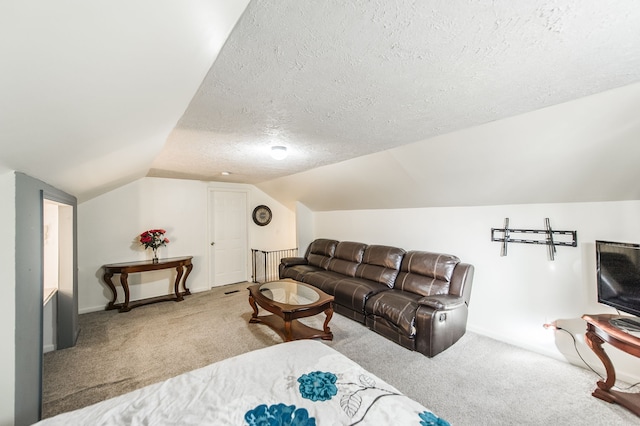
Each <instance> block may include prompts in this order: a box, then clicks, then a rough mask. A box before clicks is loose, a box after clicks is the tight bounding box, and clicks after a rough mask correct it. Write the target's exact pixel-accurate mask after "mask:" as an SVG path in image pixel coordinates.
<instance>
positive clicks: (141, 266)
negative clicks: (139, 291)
mask: <svg viewBox="0 0 640 426" xmlns="http://www.w3.org/2000/svg"><path fill="white" fill-rule="evenodd" d="M191 259H193V256H187V257H171V258H167V259H160V260H158V261H157V262H154V261H152V260H142V261H138V262H125V263H111V264H108V265H104V266H103V267H102V268H103V269H104V275H103V278H104V282H105V283H107V285H108V286H109V288H110V289H111V292H112V293H113V300H111V301H110V302H109V303H108V304H107V307H106V308H105V310H107V311H108V310H111V309H118V310H119V312H128V311H130V310H131V309H133V308H136V307H138V306H142V305H148V304H150V303H157V302H165V301H168V300H175V301H176V302H179V301H181V300H183V296H186V295H189V294H191V292H190V291H189V289H188V288H187V277H188V276H189V274H190V273H191V269H193V264H192V263H191ZM173 268H175V269H176V272H177V274H176V281H175V284H174V294H168V295H166V296H158V297H151V298H149V299H143V300H136V301H134V302H130V301H129V283H128V282H127V277H128V276H129V274H131V273H134V272H146V271H157V270H159V269H173ZM114 274H120V284H122V289H123V290H124V303H116V300H117V297H118V293H117V292H116V286H115V285H114V284H113V281H112V280H111V278H112V277H113V275H114ZM183 276H184V278H183ZM181 281H182V288H183V289H184V291H182V292H181V291H180V282H181Z"/></svg>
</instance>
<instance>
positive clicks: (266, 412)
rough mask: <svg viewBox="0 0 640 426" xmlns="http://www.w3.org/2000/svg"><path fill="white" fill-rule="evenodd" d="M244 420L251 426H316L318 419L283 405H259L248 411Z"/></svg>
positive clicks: (290, 406)
mask: <svg viewBox="0 0 640 426" xmlns="http://www.w3.org/2000/svg"><path fill="white" fill-rule="evenodd" d="M292 417H293V418H292ZM244 419H245V421H246V422H247V424H249V426H316V419H315V418H313V417H309V412H308V411H307V410H305V409H304V408H298V409H296V406H295V405H285V404H282V403H280V404H274V405H270V406H268V407H267V405H266V404H262V405H258V406H257V407H256V408H254V409H253V410H249V411H247V412H246V413H245V415H244Z"/></svg>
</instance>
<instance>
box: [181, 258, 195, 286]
mask: <svg viewBox="0 0 640 426" xmlns="http://www.w3.org/2000/svg"><path fill="white" fill-rule="evenodd" d="M192 269H193V264H192V263H189V264H188V265H187V271H186V272H185V274H184V278H182V288H184V294H191V291H190V290H189V289H188V288H187V278H189V274H190V273H191V270H192Z"/></svg>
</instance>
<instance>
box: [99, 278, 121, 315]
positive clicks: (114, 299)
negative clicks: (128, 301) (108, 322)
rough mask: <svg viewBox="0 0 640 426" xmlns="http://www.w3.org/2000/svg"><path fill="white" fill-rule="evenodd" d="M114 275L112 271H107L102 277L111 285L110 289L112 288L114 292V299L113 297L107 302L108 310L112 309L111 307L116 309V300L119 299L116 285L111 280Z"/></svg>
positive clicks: (112, 292)
mask: <svg viewBox="0 0 640 426" xmlns="http://www.w3.org/2000/svg"><path fill="white" fill-rule="evenodd" d="M112 277H113V274H112V273H109V272H107V273H105V274H104V275H103V276H102V279H103V280H104V282H105V283H106V284H107V285H108V286H109V289H110V290H111V294H113V299H111V301H110V302H109V303H108V304H107V307H106V308H105V310H106V311H110V310H111V309H116V306H115V304H116V300H118V293H117V292H116V286H115V285H114V284H113V281H111V278H112Z"/></svg>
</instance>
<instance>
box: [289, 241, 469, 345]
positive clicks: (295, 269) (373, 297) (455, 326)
mask: <svg viewBox="0 0 640 426" xmlns="http://www.w3.org/2000/svg"><path fill="white" fill-rule="evenodd" d="M279 273H280V278H281V279H282V278H292V279H294V280H296V281H301V282H304V283H307V284H310V285H313V286H315V287H317V288H319V289H321V290H322V291H324V292H325V293H328V294H330V295H332V296H334V299H335V300H334V310H335V311H336V312H338V313H340V314H342V315H345V316H348V317H349V318H351V319H353V320H356V321H359V322H361V323H363V324H365V325H367V327H369V328H370V329H372V330H374V331H375V332H377V333H379V334H381V335H382V336H385V337H386V338H388V339H390V340H393V341H394V342H396V343H398V344H400V345H402V346H404V347H406V348H408V349H411V350H415V351H418V352H420V353H422V354H424V355H426V356H429V357H433V356H435V355H437V354H439V353H440V352H442V351H443V350H445V349H447V348H448V347H449V346H451V345H453V344H454V343H455V342H457V341H458V339H460V337H462V336H463V335H464V333H465V331H466V327H467V315H468V307H469V299H470V296H471V284H472V281H473V266H472V265H469V264H466V263H462V262H460V259H458V258H457V257H456V256H452V255H448V254H441V253H430V252H426V251H409V252H406V251H405V250H403V249H401V248H397V247H390V246H382V245H366V244H363V243H357V242H351V241H342V242H339V241H336V240H329V239H317V240H315V241H313V242H312V243H311V244H310V245H309V247H308V248H307V251H306V253H305V256H304V257H289V258H284V259H282V260H281V263H280V265H279Z"/></svg>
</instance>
